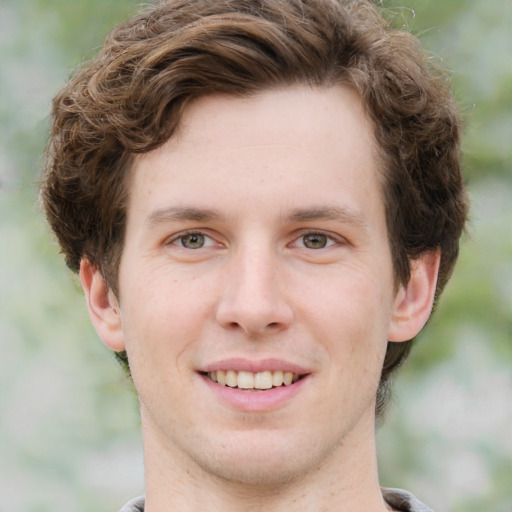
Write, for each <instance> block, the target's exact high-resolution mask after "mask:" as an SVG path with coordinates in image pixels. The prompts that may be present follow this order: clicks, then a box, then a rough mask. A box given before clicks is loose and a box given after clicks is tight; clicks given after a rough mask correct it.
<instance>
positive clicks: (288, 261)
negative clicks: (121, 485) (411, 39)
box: [80, 86, 439, 512]
mask: <svg viewBox="0 0 512 512" xmlns="http://www.w3.org/2000/svg"><path fill="white" fill-rule="evenodd" d="M375 155H376V151H375V145H374V140H373V138H372V126H371V124H370V122H369V121H368V119H367V117H366V115H365V113H364V110H363V107H362V105H361V103H360V100H359V98H358V96H357V95H356V93H354V92H352V91H351V90H349V89H347V88H343V87H331V88H317V89H313V88H308V87H301V86H295V87H290V88H286V89H283V90H272V91H266V92H263V93H261V94H259V95H257V96H253V97H250V98H233V97H229V96H209V97H205V98H201V99H199V100H196V101H195V102H193V103H192V104H191V105H190V106H189V107H188V108H187V110H186V111H185V114H184V118H183V121H182V125H181V127H180V130H179V133H178V134H177V135H176V136H174V137H173V138H172V139H171V140H169V141H168V142H167V143H166V144H164V145H163V146H162V147H160V148H158V149H157V150H155V151H153V152H151V153H148V154H144V155H142V156H137V157H136V159H135V163H134V166H133V170H132V175H131V183H130V191H131V192H130V202H129V206H128V216H127V230H126V242H125V247H124V251H123V256H122V260H121V265H120V269H119V290H120V291H119V297H115V296H114V295H113V294H112V293H111V292H110V291H109V290H108V287H107V286H106V285H105V283H104V281H103V279H102V276H101V274H100V273H99V272H98V271H97V270H96V269H95V268H94V267H93V266H92V265H91V264H90V263H89V262H88V261H87V260H83V262H82V267H81V272H80V275H81V281H82V285H83V288H84V291H85V294H86V298H87V304H88V308H89V312H90V316H91V319H92V321H93V323H94V325H95V327H96V330H97V332H98V334H99V336H100V337H101V338H102V340H103V341H104V343H105V344H106V345H107V346H109V347H110V348H112V349H113V350H123V349H126V350H127V351H128V356H129V359H130V363H131V369H132V374H133V379H134V384H135V386H136V389H137V391H138V394H139V398H140V409H141V417H142V426H143V436H144V452H145V465H146V492H147V496H146V511H148V512H156V511H159V510H178V511H199V510H210V511H217V510H219V511H220V510H222V511H225V510H270V511H280V510H286V511H287V512H288V511H290V510H291V511H295V510H297V511H299V510H300V511H308V510H310V511H315V512H318V511H320V510H330V511H332V510H343V511H347V512H349V511H354V512H355V511H360V510H369V511H370V510H372V511H383V510H387V507H386V505H385V503H384V502H383V500H382V497H381V494H380V490H379V484H378V479H377V464H376V455H375V453H376V452H375V431H374V428H375V427H374V424H375V395H376V390H377V386H378V382H379V377H380V371H381V367H382V362H383V358H384V355H385V350H386V344H387V341H388V340H391V341H404V340H408V339H410V338H412V337H414V336H415V335H416V334H417V333H418V331H419V330H420V329H421V328H422V327H423V325H424V323H425V322H426V320H427V319H428V316H429V314H430V311H431V307H432V300H433V293H434V287H435V282H436V278H437V268H438V262H439V261H438V260H439V255H438V253H429V254H426V255H424V256H423V257H422V258H420V259H418V260H416V261H415V262H413V265H412V277H411V280H410V282H409V283H408V284H407V286H398V287H397V286H396V285H395V279H394V275H393V269H392V264H391V254H390V249H389V243H388V237H387V230H386V222H385V211H384V204H383V200H382V190H381V184H380V183H381V181H382V180H381V179H379V178H380V174H379V173H380V170H379V168H378V160H377V158H376V156H375ZM191 230H192V236H191ZM225 360H230V362H229V364H231V365H232V366H236V365H249V366H250V365H253V366H254V367H255V368H256V367H258V368H260V369H261V367H263V366H265V364H267V365H268V364H271V365H274V366H279V365H295V367H298V368H300V373H302V374H303V375H304V378H303V379H301V380H300V381H299V382H298V383H296V384H295V385H294V386H295V387H291V388H290V389H293V390H294V391H293V393H291V394H290V396H286V397H285V399H283V400H281V402H279V401H278V402H275V401H274V402H272V401H270V403H269V404H265V403H263V404H259V405H258V404H257V403H256V401H255V400H256V399H255V398H253V397H255V394H253V393H251V392H246V391H238V392H237V391H235V392H234V394H237V393H238V394H237V395H236V396H237V397H240V396H242V398H241V399H240V400H242V401H244V402H243V404H242V405H240V404H239V403H238V402H236V403H234V402H233V401H230V399H227V400H226V399H225V398H226V397H225V396H224V395H222V393H223V392H224V391H225V390H221V392H220V394H219V393H218V392H217V391H218V388H216V387H215V386H218V384H213V383H212V382H211V381H210V380H209V379H208V378H207V377H205V376H204V374H203V372H205V371H208V369H211V368H215V367H216V366H215V365H217V366H219V367H220V366H222V365H223V364H225V363H223V361H225ZM265 361H270V362H269V363H266V362H265ZM235 369H236V368H235ZM274 369H275V368H274ZM240 394H243V395H240ZM230 396H231V395H230ZM268 396H272V395H268ZM237 400H238V398H237ZM240 400H239V401H240ZM255 404H256V405H255Z"/></svg>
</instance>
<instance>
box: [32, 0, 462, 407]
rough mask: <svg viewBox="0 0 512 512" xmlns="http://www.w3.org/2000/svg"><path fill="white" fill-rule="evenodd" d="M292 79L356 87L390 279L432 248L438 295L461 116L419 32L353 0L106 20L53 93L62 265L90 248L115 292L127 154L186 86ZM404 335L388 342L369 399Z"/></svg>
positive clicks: (402, 353)
mask: <svg viewBox="0 0 512 512" xmlns="http://www.w3.org/2000/svg"><path fill="white" fill-rule="evenodd" d="M296 85H306V86H313V87H320V88H322V87H331V86H335V85H340V86H344V87H347V88H349V89H352V90H353V91H354V92H355V93H356V94H357V95H358V96H359V98H360V99H361V102H362V105H363V108H364V111H365V113H366V115H367V117H368V120H369V121H370V123H371V125H372V129H373V136H374V140H375V149H376V158H377V159H378V162H379V165H378V167H379V172H380V175H379V181H380V187H381V190H382V199H383V202H384V206H385V215H386V224H387V235H388V240H389V246H390V251H391V256H392V265H393V271H394V278H395V286H396V287H398V286H399V285H400V284H406V283H407V282H408V280H409V277H410V272H411V264H414V261H415V260H417V259H418V258H420V257H421V256H422V255H424V254H425V253H429V252H434V251H439V252H440V255H441V258H440V267H439V274H438V280H437V288H436V297H438V296H439V294H440V293H441V291H442V289H443V287H444V285H445V284H446V282H447V280H448V279H449V277H450V274H451V272H452V269H453V266H454V264H455V261H456V258H457V254H458V244H459V238H460V235H461V232H462V229H463V225H464V221H465V218H466V213H467V202H466V196H465V190H464V186H463V181H462V177H461V172H460V155H459V150H460V148H459V137H460V121H459V118H458V115H457V112H456V107H455V104H454V101H453V99H452V95H451V92H450V89H449V84H448V82H447V81H446V79H445V77H444V76H442V74H441V73H439V72H438V71H437V70H436V69H433V68H432V67H431V66H430V65H429V63H428V61H427V60H426V58H425V55H424V53H423V51H422V49H421V48H420V45H419V43H418V41H417V40H416V39H415V38H414V37H413V36H412V35H410V34H409V33H407V32H404V31H398V30H393V29H392V28H391V27H390V26H389V25H388V23H387V22H386V21H384V20H383V18H382V16H381V13H380V12H379V11H378V9H377V8H376V7H374V6H373V5H372V4H371V3H370V2H367V1H364V0H353V1H342V0H320V1H318V0H315V1H310V0H290V1H288V2H282V1H280V0H261V1H258V2H254V1H252V0H251V1H249V0H239V1H230V0H229V1H228V0H220V1H219V0H173V1H163V2H160V3H157V4H156V5H155V6H154V7H151V8H149V9H148V10H147V11H145V12H143V13H141V14H140V15H138V16H135V17H134V18H132V19H131V20H129V21H127V22H126V23H123V24H121V25H119V26H118V27H117V28H115V29H114V30H113V31H112V32H111V33H110V34H109V36H108V37H107V39H106V41H105V44H104V46H103V48H102V50H101V51H100V53H99V55H98V56H97V57H96V58H95V59H93V60H92V61H91V62H89V63H87V64H85V65H84V66H82V67H81V69H79V70H78V71H77V72H76V74H75V75H74V76H73V78H72V79H71V80H70V82H69V83H68V84H67V85H66V87H65V88H64V89H63V90H62V91H61V92H60V93H59V95H58V96H57V97H56V98H55V99H54V103H53V129H52V134H51V137H50V142H49V145H48V149H47V161H46V169H45V175H44V181H43V186H42V200H43V204H44V208H45V211H46V215H47V218H48V220H49V222H50V225H51V227H52V229H53V230H54V232H55V233H56V235H57V238H58V241H59V243H60V245H61V248H62V251H63V253H64V255H65V257H66V262H67V264H68V266H69V267H70V268H71V270H73V271H74V272H77V271H78V270H79V268H80V262H81V261H82V260H83V259H87V260H89V261H90V262H91V263H92V265H94V266H95V267H96V268H98V269H99V270H100V272H101V274H102V276H103V277H104V279H105V281H106V283H107V285H108V287H109V288H110V290H111V291H112V293H113V294H115V295H116V296H117V295H119V287H118V269H119V263H120V261H121V257H122V254H123V247H124V241H125V227H126V212H127V205H128V200H129V195H130V185H131V180H132V172H131V171H132V167H133V164H134V161H135V159H136V158H137V155H141V154H146V153H149V152H150V151H152V150H155V149H156V148H159V147H161V146H162V145H163V144H164V143H165V142H167V141H168V140H170V139H172V138H173V137H174V136H175V135H176V134H177V133H179V129H180V122H181V120H182V116H183V113H184V112H185V111H186V110H187V107H188V106H189V105H191V104H192V102H193V101H194V100H197V99H198V98H201V97H207V96H210V95H214V94H219V93H220V94H225V95H229V96H234V97H242V98H243V97H251V96H254V95H257V94H259V93H262V92H265V91H269V90H273V89H281V88H286V87H291V86H296ZM311 129H312V130H314V126H312V127H311ZM121 299H122V297H121ZM411 343H412V340H410V341H409V342H405V343H393V342H389V343H388V348H387V352H386V357H385V360H384V366H383V371H382V376H381V380H380V387H379V392H378V399H377V411H378V413H380V412H382V411H383V409H384V407H385V404H386V401H387V397H388V389H389V388H388V384H389V381H390V377H391V375H392V373H393V371H394V370H395V369H396V368H398V367H399V366H400V365H401V364H402V362H403V361H404V360H405V358H406V356H407V355H408V353H409V351H410V346H411ZM119 357H120V359H121V360H122V361H124V362H125V364H126V365H127V364H128V361H127V359H126V355H125V354H124V353H120V354H119Z"/></svg>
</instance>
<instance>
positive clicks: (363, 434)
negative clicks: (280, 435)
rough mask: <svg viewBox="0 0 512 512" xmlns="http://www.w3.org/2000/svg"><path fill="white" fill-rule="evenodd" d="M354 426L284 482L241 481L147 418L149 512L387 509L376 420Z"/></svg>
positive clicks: (349, 511) (352, 511) (376, 511)
mask: <svg viewBox="0 0 512 512" xmlns="http://www.w3.org/2000/svg"><path fill="white" fill-rule="evenodd" d="M370 420H371V421H368V422H367V425H366V426H365V427H366V428H364V429H362V428H358V429H354V432H355V431H357V435H355V434H350V435H348V436H347V438H346V439H345V440H344V441H343V443H342V444H340V445H339V446H338V447H336V448H335V449H334V450H333V452H332V453H331V454H329V456H328V457H327V458H325V459H324V460H323V462H322V464H321V465H320V466H319V467H315V468H314V469H313V470H311V471H309V472H308V473H306V474H302V475H297V476H295V477H294V478H292V479H290V480H288V481H286V482H280V483H279V484H273V485H268V484H260V483H257V482H256V483H255V482H237V481H233V480H227V479H225V478H221V477H219V476H217V475H215V474H212V473H211V472H208V471H205V470H204V469H203V468H201V467H200V466H199V465H197V464H196V463H195V462H194V461H192V460H190V459H188V457H187V456H186V455H183V453H181V452H180V451H179V450H176V449H175V447H173V446H170V445H169V444H168V443H166V442H164V440H162V439H161V438H159V436H158V435H155V432H150V430H151V425H149V424H147V422H144V421H143V429H144V440H145V441H144V456H145V466H146V508H145V512H158V511H161V510H173V511H176V512H200V511H201V512H202V511H204V510H208V511H211V512H225V511H226V510H239V511H242V512H256V511H263V510H264V511H266V512H267V511H268V512H281V511H282V512H299V511H300V512H319V511H339V512H360V511H361V510H367V511H371V512H384V511H387V510H389V509H388V508H387V506H386V505H385V503H384V500H383V498H382V495H381V492H380V488H379V484H378V476H377V462H376V449H375V431H374V421H373V418H370Z"/></svg>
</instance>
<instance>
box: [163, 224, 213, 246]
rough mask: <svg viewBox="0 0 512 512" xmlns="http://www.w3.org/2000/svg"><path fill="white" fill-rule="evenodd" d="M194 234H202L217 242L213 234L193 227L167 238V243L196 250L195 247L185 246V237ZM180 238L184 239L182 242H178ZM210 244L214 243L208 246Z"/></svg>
mask: <svg viewBox="0 0 512 512" xmlns="http://www.w3.org/2000/svg"><path fill="white" fill-rule="evenodd" d="M194 235H198V236H202V237H204V238H205V239H209V240H211V241H212V242H215V240H214V239H213V238H212V237H211V236H209V235H207V234H206V233H205V232H204V231H201V230H195V229H191V230H188V231H182V232H181V233H178V234H177V235H174V236H172V237H170V238H169V239H167V240H166V242H165V245H176V246H178V247H180V248H181V249H186V250H195V249H191V248H188V247H185V246H184V245H183V239H185V238H186V237H190V236H194ZM180 240H181V241H182V243H181V244H179V243H178V242H179V241H180ZM210 245H213V244H208V245H207V247H209V246H210ZM203 247H204V246H201V247H200V248H199V249H202V248H203Z"/></svg>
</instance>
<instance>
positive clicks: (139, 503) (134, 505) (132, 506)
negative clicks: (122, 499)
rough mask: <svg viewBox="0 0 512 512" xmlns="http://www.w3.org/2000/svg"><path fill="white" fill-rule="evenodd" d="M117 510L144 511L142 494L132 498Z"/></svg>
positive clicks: (121, 511) (126, 511) (120, 511)
mask: <svg viewBox="0 0 512 512" xmlns="http://www.w3.org/2000/svg"><path fill="white" fill-rule="evenodd" d="M119 512H144V496H139V497H138V498H133V500H130V501H129V502H128V503H127V504H126V505H125V506H124V507H122V508H121V510H119Z"/></svg>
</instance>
